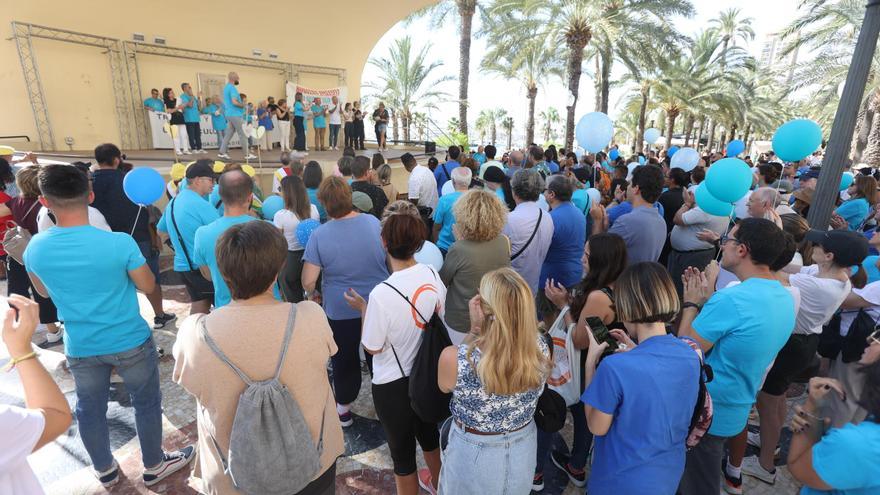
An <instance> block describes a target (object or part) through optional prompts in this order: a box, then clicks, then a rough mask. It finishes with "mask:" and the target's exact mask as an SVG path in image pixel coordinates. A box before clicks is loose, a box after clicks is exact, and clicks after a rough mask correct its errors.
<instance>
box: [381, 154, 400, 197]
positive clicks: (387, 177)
mask: <svg viewBox="0 0 880 495" xmlns="http://www.w3.org/2000/svg"><path fill="white" fill-rule="evenodd" d="M376 176H377V177H378V178H379V187H381V188H382V192H384V193H385V196H386V197H387V198H388V202H389V203H391V202H393V201H397V195H398V192H397V188H396V187H394V184H392V183H391V165H388V164H387V163H383V164H382V165H379V168H378V169H377V170H376Z"/></svg>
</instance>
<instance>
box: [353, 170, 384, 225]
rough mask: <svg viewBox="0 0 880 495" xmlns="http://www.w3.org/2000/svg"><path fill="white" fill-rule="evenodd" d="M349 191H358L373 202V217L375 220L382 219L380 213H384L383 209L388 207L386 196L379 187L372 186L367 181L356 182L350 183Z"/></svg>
mask: <svg viewBox="0 0 880 495" xmlns="http://www.w3.org/2000/svg"><path fill="white" fill-rule="evenodd" d="M351 190H352V191H353V192H356V191H360V192H362V193H364V194H366V195H367V196H369V197H370V199H371V200H372V201H373V211H371V212H370V213H372V214H373V215H375V216H376V218H379V219H380V220H381V219H382V213H383V212H384V211H385V207H386V206H388V196H386V195H385V191H383V190H382V188H381V187H379V186H374V185H373V184H370V183H369V182H367V181H363V180H356V181H354V182H352V183H351Z"/></svg>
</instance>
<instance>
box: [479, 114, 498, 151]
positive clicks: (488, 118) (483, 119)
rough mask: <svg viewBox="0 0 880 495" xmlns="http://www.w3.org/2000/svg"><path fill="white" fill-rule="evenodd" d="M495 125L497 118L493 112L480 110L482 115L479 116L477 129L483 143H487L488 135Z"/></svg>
mask: <svg viewBox="0 0 880 495" xmlns="http://www.w3.org/2000/svg"><path fill="white" fill-rule="evenodd" d="M494 125H495V116H494V115H493V111H492V110H489V109H483V110H480V114H479V115H478V116H477V122H476V128H477V132H479V133H480V142H481V143H482V142H485V141H486V134H487V133H488V132H489V130H490V129H491V128H492V127H493V126H494Z"/></svg>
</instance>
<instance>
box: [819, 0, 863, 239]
mask: <svg viewBox="0 0 880 495" xmlns="http://www.w3.org/2000/svg"><path fill="white" fill-rule="evenodd" d="M878 33H880V0H869V1H868V4H867V5H866V6H865V18H864V19H863V20H862V28H861V29H860V30H859V39H858V41H856V47H855V50H853V56H852V63H850V66H849V72H847V74H846V84H845V85H844V87H843V95H842V96H841V97H840V103H839V104H838V105H837V113H836V114H835V115H834V124H832V126H831V138H830V139H829V141H828V147H827V148H826V150H825V157H824V159H823V160H822V173H821V174H820V175H819V181H818V183H817V184H816V193H815V194H813V201H812V204H811V205H810V213H809V215H808V217H807V220H809V223H810V226H811V227H812V228H814V229H821V230H824V229H827V228H828V222H829V220H830V218H831V211H832V209H833V208H834V202H835V200H836V198H837V196H838V193H839V191H840V177H841V175H842V174H843V168H844V164H845V163H846V161H847V160H848V159H849V152H850V145H851V143H852V136H853V131H854V130H855V127H856V119H857V118H858V113H859V106H860V105H861V102H862V96H863V95H864V94H865V84H866V82H867V80H868V72H869V71H870V70H871V63H872V62H873V59H874V50H875V49H876V48H877V35H878Z"/></svg>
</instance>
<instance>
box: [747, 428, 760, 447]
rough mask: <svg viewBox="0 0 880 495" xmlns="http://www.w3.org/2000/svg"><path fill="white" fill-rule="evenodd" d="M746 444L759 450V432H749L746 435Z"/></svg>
mask: <svg viewBox="0 0 880 495" xmlns="http://www.w3.org/2000/svg"><path fill="white" fill-rule="evenodd" d="M746 442H747V443H748V444H749V445H751V446H752V447H757V448H759V449H760V448H761V432H758V431H751V430H749V433H748V440H746Z"/></svg>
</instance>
